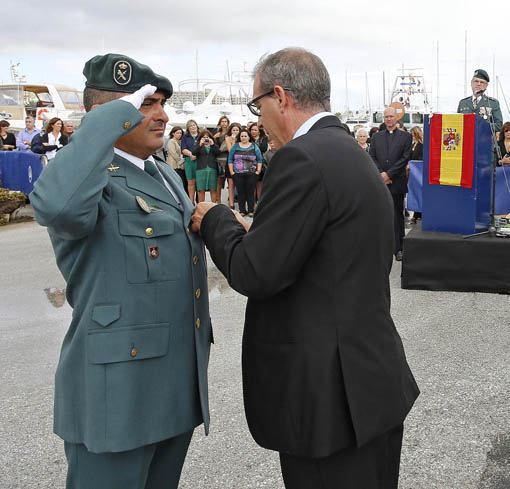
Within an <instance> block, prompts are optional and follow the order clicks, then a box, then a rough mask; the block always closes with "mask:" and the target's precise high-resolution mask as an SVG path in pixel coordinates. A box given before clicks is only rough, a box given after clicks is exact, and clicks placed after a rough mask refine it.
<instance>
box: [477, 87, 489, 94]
mask: <svg viewBox="0 0 510 489" xmlns="http://www.w3.org/2000/svg"><path fill="white" fill-rule="evenodd" d="M485 90H486V89H485V88H484V89H482V90H477V91H476V92H475V95H482V94H483V92H485Z"/></svg>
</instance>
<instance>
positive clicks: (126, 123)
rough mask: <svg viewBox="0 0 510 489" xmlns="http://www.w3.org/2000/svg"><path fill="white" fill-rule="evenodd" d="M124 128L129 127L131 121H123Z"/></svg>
mask: <svg viewBox="0 0 510 489" xmlns="http://www.w3.org/2000/svg"><path fill="white" fill-rule="evenodd" d="M124 129H131V122H129V121H128V122H124Z"/></svg>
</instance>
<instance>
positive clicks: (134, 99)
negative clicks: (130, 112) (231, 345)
mask: <svg viewBox="0 0 510 489" xmlns="http://www.w3.org/2000/svg"><path fill="white" fill-rule="evenodd" d="M155 91H156V87H155V86H154V85H144V86H143V87H142V88H140V89H138V90H137V91H136V92H135V93H131V94H129V95H126V96H125V97H121V98H120V99H119V100H124V101H125V102H128V103H130V104H131V105H132V106H133V107H134V108H135V109H136V110H139V109H140V107H141V106H142V104H143V101H144V100H145V97H150V96H151V95H152V94H154V92H155Z"/></svg>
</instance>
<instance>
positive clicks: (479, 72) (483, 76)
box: [473, 70, 490, 83]
mask: <svg viewBox="0 0 510 489" xmlns="http://www.w3.org/2000/svg"><path fill="white" fill-rule="evenodd" d="M473 78H481V79H482V80H485V81H486V82H487V83H489V82H490V79H489V74H488V73H487V72H486V71H485V70H475V72H474V74H473Z"/></svg>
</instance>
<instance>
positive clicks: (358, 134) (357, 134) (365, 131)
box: [356, 127, 368, 139]
mask: <svg viewBox="0 0 510 489" xmlns="http://www.w3.org/2000/svg"><path fill="white" fill-rule="evenodd" d="M362 132H364V133H365V135H366V136H368V131H367V130H366V129H364V128H363V127H360V128H359V129H358V130H357V131H356V139H358V136H361V133H362Z"/></svg>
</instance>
